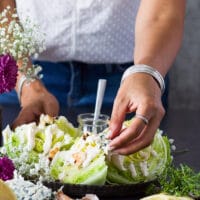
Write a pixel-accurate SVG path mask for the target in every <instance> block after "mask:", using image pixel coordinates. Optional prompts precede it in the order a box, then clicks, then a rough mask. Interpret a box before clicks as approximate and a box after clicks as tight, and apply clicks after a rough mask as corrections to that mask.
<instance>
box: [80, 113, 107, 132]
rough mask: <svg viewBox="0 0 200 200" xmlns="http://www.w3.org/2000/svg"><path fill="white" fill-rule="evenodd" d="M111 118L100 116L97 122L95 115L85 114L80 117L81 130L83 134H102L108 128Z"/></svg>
mask: <svg viewBox="0 0 200 200" xmlns="http://www.w3.org/2000/svg"><path fill="white" fill-rule="evenodd" d="M108 121H109V116H108V115H105V114H100V115H99V118H98V119H97V120H94V114H93V113H83V114H79V115H78V123H79V130H80V132H81V133H87V132H89V133H101V132H103V131H104V130H105V129H106V128H108Z"/></svg>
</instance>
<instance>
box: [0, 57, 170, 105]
mask: <svg viewBox="0 0 200 200" xmlns="http://www.w3.org/2000/svg"><path fill="white" fill-rule="evenodd" d="M34 63H35V64H39V65H41V66H42V67H43V71H42V74H43V75H44V77H43V79H42V81H43V83H44V85H45V86H46V87H47V89H48V90H49V91H50V92H51V93H53V94H54V95H55V96H56V97H57V99H58V101H59V103H60V104H61V105H62V106H68V107H87V106H93V107H94V105H95V99H96V91H97V84H98V79H106V80H107V86H106V90H105V96H104V101H103V106H104V107H112V105H113V101H114V98H115V96H116V94H117V90H118V88H119V85H120V81H121V76H122V74H123V72H124V71H125V70H126V69H127V68H128V67H129V66H131V65H132V63H125V64H86V63H82V62H60V63H51V62H43V61H35V62H34ZM165 82H166V90H165V93H164V94H163V96H162V102H163V105H164V107H165V109H166V108H167V99H168V85H169V80H168V76H166V78H165ZM0 103H2V104H4V103H7V104H9V103H12V104H15V103H18V100H17V96H16V93H15V92H14V91H13V92H10V93H7V94H3V95H0Z"/></svg>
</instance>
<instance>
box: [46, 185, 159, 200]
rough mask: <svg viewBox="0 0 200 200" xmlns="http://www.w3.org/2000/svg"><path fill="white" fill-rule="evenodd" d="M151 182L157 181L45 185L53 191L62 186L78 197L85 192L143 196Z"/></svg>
mask: <svg viewBox="0 0 200 200" xmlns="http://www.w3.org/2000/svg"><path fill="white" fill-rule="evenodd" d="M151 183H155V181H151V182H145V183H139V184H124V185H111V184H105V185H82V184H67V183H61V182H44V185H45V186H47V187H48V188H51V189H52V190H53V191H58V190H59V189H60V188H62V191H63V192H64V194H66V195H69V196H71V197H76V198H79V197H83V196H84V195H85V194H96V195H97V196H98V197H130V196H132V197H142V196H144V195H145V191H146V190H147V189H148V187H149V185H150V184H151Z"/></svg>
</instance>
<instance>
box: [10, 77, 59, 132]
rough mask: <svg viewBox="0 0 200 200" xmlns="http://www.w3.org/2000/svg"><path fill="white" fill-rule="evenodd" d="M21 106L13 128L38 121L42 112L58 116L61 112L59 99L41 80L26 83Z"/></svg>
mask: <svg viewBox="0 0 200 200" xmlns="http://www.w3.org/2000/svg"><path fill="white" fill-rule="evenodd" d="M21 107H22V109H21V111H20V113H19V115H18V116H17V118H16V119H15V121H14V122H13V125H12V128H13V129H14V128H16V127H17V126H19V125H21V124H24V123H29V122H33V121H36V122H38V121H39V117H40V115H41V114H42V113H43V114H48V115H50V116H57V115H58V112H59V103H58V101H57V99H56V98H55V97H54V96H53V95H52V94H50V93H49V92H48V91H47V90H46V88H45V87H44V86H43V84H42V83H41V82H40V81H39V80H35V81H34V82H31V83H29V84H24V86H23V90H22V96H21Z"/></svg>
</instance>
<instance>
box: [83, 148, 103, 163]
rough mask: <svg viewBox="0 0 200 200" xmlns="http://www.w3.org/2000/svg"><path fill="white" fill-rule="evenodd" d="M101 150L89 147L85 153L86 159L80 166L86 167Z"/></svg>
mask: <svg viewBox="0 0 200 200" xmlns="http://www.w3.org/2000/svg"><path fill="white" fill-rule="evenodd" d="M100 152H101V150H100V149H99V148H94V147H91V146H89V147H88V148H87V152H86V159H85V160H84V162H83V164H82V166H83V167H87V166H88V165H89V164H90V162H91V161H92V160H93V159H94V158H95V157H96V156H97V155H98V154H100Z"/></svg>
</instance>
